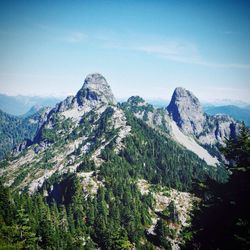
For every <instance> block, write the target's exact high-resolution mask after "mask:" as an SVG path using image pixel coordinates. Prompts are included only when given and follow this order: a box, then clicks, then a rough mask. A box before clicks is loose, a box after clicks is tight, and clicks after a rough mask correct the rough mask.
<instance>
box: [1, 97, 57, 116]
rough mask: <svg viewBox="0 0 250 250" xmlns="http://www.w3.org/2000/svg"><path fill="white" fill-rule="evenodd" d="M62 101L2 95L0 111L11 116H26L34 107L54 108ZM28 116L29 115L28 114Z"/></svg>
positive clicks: (49, 98) (51, 98)
mask: <svg viewBox="0 0 250 250" xmlns="http://www.w3.org/2000/svg"><path fill="white" fill-rule="evenodd" d="M59 101H60V99H58V98H55V97H39V96H21V95H18V96H8V95H4V94H0V109H1V110H2V111H4V112H5V113H8V114H11V115H16V116H19V115H25V114H26V113H27V112H28V111H29V110H30V109H31V108H32V107H33V106H36V105H37V106H39V107H54V106H55V105H56V103H58V102H59ZM26 116H27V114H26Z"/></svg>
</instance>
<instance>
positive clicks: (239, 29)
mask: <svg viewBox="0 0 250 250" xmlns="http://www.w3.org/2000/svg"><path fill="white" fill-rule="evenodd" d="M0 7H1V8H0V14H1V15H0V23H1V24H0V38H1V39H0V45H1V46H0V53H1V55H2V56H1V58H0V92H1V93H4V94H8V95H28V96H55V97H65V96H68V95H74V94H75V93H76V92H77V91H78V90H79V89H80V88H81V86H82V84H83V81H84V78H85V77H86V75H88V74H89V73H93V72H100V73H101V74H102V75H103V76H104V77H105V78H106V79H107V81H108V83H109V84H110V86H111V88H112V90H113V92H114V95H115V96H116V98H127V97H130V96H132V95H139V96H141V97H143V98H144V99H163V100H170V98H171V95H172V93H173V91H174V89H175V88H176V87H179V86H181V87H184V88H186V89H188V90H190V91H191V92H193V93H194V94H195V95H196V96H197V97H198V98H199V99H200V100H201V101H203V102H214V101H218V100H232V101H238V100H240V101H243V102H247V103H249V100H250V91H249V85H250V82H249V81H250V49H249V47H250V29H249V20H250V3H248V2H247V1H237V2H236V1H209V2H205V1H203V2H197V1H189V2H184V1H183V2H180V1H101V2H100V1H89V2H87V1H86V2H85V1H75V2H70V1H60V2H57V1H54V2H51V1H43V2H35V1H34V2H26V1H12V2H10V3H9V2H7V1H6V2H1V3H0Z"/></svg>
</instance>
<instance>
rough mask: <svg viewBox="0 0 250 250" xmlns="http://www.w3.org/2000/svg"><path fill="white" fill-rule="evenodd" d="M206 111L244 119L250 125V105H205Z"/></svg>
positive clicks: (210, 113)
mask: <svg viewBox="0 0 250 250" xmlns="http://www.w3.org/2000/svg"><path fill="white" fill-rule="evenodd" d="M204 111H205V112H206V113H207V114H209V115H216V114H226V115H229V116H231V117H233V118H234V119H235V120H238V121H244V122H245V123H246V125H248V126H250V107H249V106H245V107H238V106H234V105H227V106H205V107H204Z"/></svg>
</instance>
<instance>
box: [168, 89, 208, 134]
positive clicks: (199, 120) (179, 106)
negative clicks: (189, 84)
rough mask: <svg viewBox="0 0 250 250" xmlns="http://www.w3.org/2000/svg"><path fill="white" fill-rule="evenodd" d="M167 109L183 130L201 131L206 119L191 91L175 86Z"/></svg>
mask: <svg viewBox="0 0 250 250" xmlns="http://www.w3.org/2000/svg"><path fill="white" fill-rule="evenodd" d="M167 110H168V112H169V114H170V116H171V117H172V118H173V120H174V121H175V122H176V124H177V125H178V126H179V127H180V128H181V129H182V130H183V131H184V132H186V133H188V134H195V135H199V134H200V133H201V132H202V131H203V127H204V123H205V120H206V119H205V116H204V114H203V111H202V107H201V104H200V102H199V100H198V98H197V97H196V96H195V95H194V94H193V93H192V92H190V91H188V90H186V89H184V88H181V87H178V88H176V89H175V91H174V93H173V95H172V99H171V102H170V104H169V105H168V107H167Z"/></svg>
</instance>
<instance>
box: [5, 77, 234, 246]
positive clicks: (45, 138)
mask: <svg viewBox="0 0 250 250" xmlns="http://www.w3.org/2000/svg"><path fill="white" fill-rule="evenodd" d="M171 103H172V104H171V105H170V107H168V109H167V110H166V109H164V108H160V109H155V108H154V107H153V106H152V105H150V104H148V103H146V102H145V101H144V100H143V99H142V98H141V97H138V96H137V97H131V98H129V99H128V101H127V102H124V103H121V104H119V103H118V104H117V102H116V99H115V97H114V95H113V93H112V91H111V88H110V86H109V84H108V82H107V81H106V79H105V78H104V77H103V76H102V75H101V74H97V73H95V74H90V75H88V76H87V77H86V78H85V80H84V83H83V85H82V87H81V89H80V90H79V91H78V92H77V93H76V95H75V96H69V97H67V98H66V99H65V100H63V101H62V102H60V103H58V104H57V105H56V106H55V107H54V108H52V109H50V110H47V112H45V113H44V115H43V116H42V119H39V123H38V126H37V131H36V132H35V136H34V137H33V139H31V140H26V141H24V142H23V143H21V145H20V146H19V147H16V148H15V150H14V152H13V156H12V157H9V158H7V159H5V160H4V161H2V162H0V176H1V181H2V182H3V183H4V186H5V187H1V190H2V191H1V192H2V197H4V199H5V202H2V200H0V211H2V212H0V221H1V222H2V225H3V226H2V229H1V228H0V231H1V234H0V243H1V244H2V245H4V246H5V247H6V248H8V247H10V244H12V245H11V246H15V247H18V246H19V247H27V245H25V244H30V246H31V247H32V246H33V247H34V246H39V247H40V248H41V249H52V248H54V249H73V248H76V249H82V248H86V249H98V248H101V249H157V248H160V249H169V248H172V249H179V248H180V246H181V244H184V243H185V241H186V239H187V238H188V237H189V232H188V228H189V226H190V223H189V221H190V218H191V213H192V211H193V209H194V208H195V206H196V204H197V203H198V202H199V199H198V198H197V197H196V196H194V195H193V194H192V190H193V185H194V183H203V182H205V180H206V179H207V178H209V177H210V178H212V179H214V180H216V181H225V180H226V178H227V176H228V173H227V171H226V169H225V168H224V167H223V165H222V164H221V162H220V159H217V158H215V157H214V156H213V155H212V154H211V153H209V152H208V151H207V150H206V149H205V148H204V147H203V144H202V143H201V142H200V138H201V136H202V135H203V130H204V128H207V132H206V133H205V134H204V135H203V136H205V138H207V137H208V136H210V134H211V133H212V131H213V130H214V129H217V130H218V134H219V133H222V132H223V131H224V130H225V131H229V130H230V129H231V127H230V126H233V125H234V126H235V127H237V126H238V125H237V123H235V122H234V120H233V119H232V118H225V117H217V116H216V117H209V116H207V115H205V114H204V113H203V112H202V110H201V108H200V106H199V101H198V99H197V98H195V97H194V96H193V95H192V94H191V92H189V91H186V90H184V89H179V88H178V89H177V90H176V91H175V93H174V95H173V98H172V100H171ZM188 105H189V106H190V107H188ZM184 109H186V110H185V111H183V110H184ZM197 109H198V111H199V112H198V114H197V115H193V114H192V112H190V110H193V111H195V110H196V111H197ZM188 112H190V113H188ZM169 114H170V115H169ZM187 114H188V115H189V116H190V117H188V116H187ZM228 119H229V120H228ZM230 119H231V120H230ZM228 121H230V122H228ZM194 122H197V124H195V125H194V126H192V123H194ZM190 124H191V125H190ZM210 125H213V127H211V128H210V127H209V126H210ZM222 125H223V126H222ZM221 126H222V128H221ZM228 126H229V128H228ZM230 131H231V130H230ZM229 135H230V134H226V133H224V134H220V136H217V137H213V138H212V139H211V141H210V142H211V143H214V144H216V143H220V139H221V138H226V137H227V136H229ZM214 144H213V145H214ZM10 192H11V193H12V196H11V195H10ZM13 197H14V198H13ZM13 200H14V202H11V201H13ZM13 203H14V204H13ZM3 204H4V205H3ZM11 228H12V229H11ZM20 230H21V231H22V230H26V231H25V236H23V237H20V234H19V231H20ZM10 232H12V234H10ZM8 239H9V240H8ZM10 242H11V243H10Z"/></svg>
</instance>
